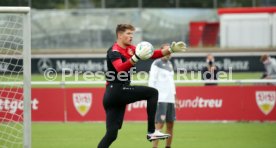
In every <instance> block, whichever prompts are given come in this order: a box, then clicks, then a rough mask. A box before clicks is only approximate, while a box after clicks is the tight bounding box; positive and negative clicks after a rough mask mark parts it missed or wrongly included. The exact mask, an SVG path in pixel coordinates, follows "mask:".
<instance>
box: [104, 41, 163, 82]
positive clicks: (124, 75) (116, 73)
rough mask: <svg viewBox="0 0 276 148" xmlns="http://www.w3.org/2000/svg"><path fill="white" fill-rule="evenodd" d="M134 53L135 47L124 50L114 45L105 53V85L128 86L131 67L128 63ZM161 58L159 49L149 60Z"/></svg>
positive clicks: (131, 46)
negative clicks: (117, 84)
mask: <svg viewBox="0 0 276 148" xmlns="http://www.w3.org/2000/svg"><path fill="white" fill-rule="evenodd" d="M134 53H135V46H133V45H130V46H127V47H126V48H122V47H120V46H119V45H118V44H117V43H114V44H113V46H112V47H110V48H109V49H108V51H107V55H106V60H107V72H106V75H105V76H106V81H107V83H123V84H130V72H129V71H130V69H131V67H133V65H132V64H131V63H130V60H131V59H130V58H131V57H132V56H133V55H134ZM160 57H163V54H162V52H161V50H160V49H158V50H155V51H154V53H153V55H152V57H151V59H157V58H160Z"/></svg>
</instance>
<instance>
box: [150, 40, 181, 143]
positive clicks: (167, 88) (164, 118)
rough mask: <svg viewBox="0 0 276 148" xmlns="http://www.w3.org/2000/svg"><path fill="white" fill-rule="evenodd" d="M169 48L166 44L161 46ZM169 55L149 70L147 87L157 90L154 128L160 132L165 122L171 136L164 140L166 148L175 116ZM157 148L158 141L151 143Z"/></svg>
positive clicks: (174, 94)
mask: <svg viewBox="0 0 276 148" xmlns="http://www.w3.org/2000/svg"><path fill="white" fill-rule="evenodd" d="M165 46H169V45H167V44H165V45H163V46H162V47H163V48H164V47H165ZM169 59H170V55H167V56H165V57H163V58H161V59H157V60H155V61H154V62H153V63H152V65H151V69H150V77H149V86H150V87H154V88H156V89H157V90H158V95H159V96H158V105H157V110H156V118H155V123H156V124H155V128H156V129H158V130H161V129H162V128H163V126H164V123H165V122H166V126H167V131H166V132H167V133H168V134H170V135H171V137H169V138H168V139H167V140H166V148H170V146H171V143H172V137H173V125H174V121H175V119H176V116H175V103H176V101H175V99H176V91H175V83H174V70H173V66H172V63H171V62H170V61H169ZM157 147H158V140H155V141H153V148H157Z"/></svg>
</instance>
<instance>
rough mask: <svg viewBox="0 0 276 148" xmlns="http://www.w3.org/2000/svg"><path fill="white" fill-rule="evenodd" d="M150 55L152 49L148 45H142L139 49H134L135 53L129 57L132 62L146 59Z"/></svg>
mask: <svg viewBox="0 0 276 148" xmlns="http://www.w3.org/2000/svg"><path fill="white" fill-rule="evenodd" d="M151 56H152V50H151V49H150V47H147V46H145V47H143V48H142V49H141V50H135V54H134V55H133V56H132V57H131V59H132V61H133V62H135V63H136V62H138V61H139V60H147V59H149V58H150V57H151Z"/></svg>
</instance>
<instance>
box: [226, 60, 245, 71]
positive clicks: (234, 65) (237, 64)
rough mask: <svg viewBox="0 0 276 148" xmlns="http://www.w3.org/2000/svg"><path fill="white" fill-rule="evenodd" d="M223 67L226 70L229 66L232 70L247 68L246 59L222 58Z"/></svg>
mask: <svg viewBox="0 0 276 148" xmlns="http://www.w3.org/2000/svg"><path fill="white" fill-rule="evenodd" d="M223 67H224V69H225V70H228V69H229V67H231V68H232V69H233V70H249V62H248V61H231V59H227V58H226V59H224V60H223Z"/></svg>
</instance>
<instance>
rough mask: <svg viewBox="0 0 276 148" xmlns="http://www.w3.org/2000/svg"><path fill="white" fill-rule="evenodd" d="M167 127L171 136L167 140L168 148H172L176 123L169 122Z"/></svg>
mask: <svg viewBox="0 0 276 148" xmlns="http://www.w3.org/2000/svg"><path fill="white" fill-rule="evenodd" d="M166 126H167V130H166V132H167V133H168V134H170V135H171V136H170V137H169V138H168V139H167V140H166V148H170V147H171V143H172V138H173V126H174V122H167V123H166Z"/></svg>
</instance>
